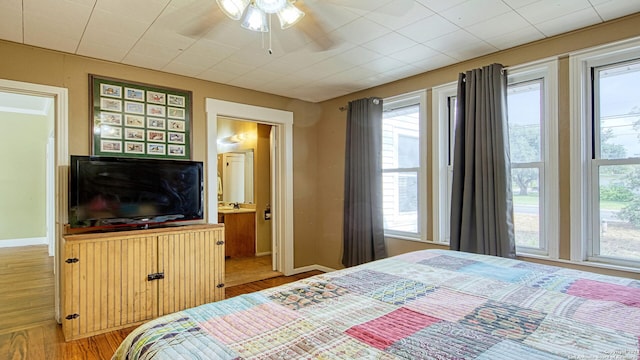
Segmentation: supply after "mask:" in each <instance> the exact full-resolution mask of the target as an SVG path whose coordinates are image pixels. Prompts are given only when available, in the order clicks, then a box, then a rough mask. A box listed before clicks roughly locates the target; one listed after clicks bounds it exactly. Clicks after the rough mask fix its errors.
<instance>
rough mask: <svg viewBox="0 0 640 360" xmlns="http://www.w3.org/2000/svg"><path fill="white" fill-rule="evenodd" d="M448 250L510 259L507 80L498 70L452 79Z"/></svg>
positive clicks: (477, 71) (512, 251) (486, 69)
mask: <svg viewBox="0 0 640 360" xmlns="http://www.w3.org/2000/svg"><path fill="white" fill-rule="evenodd" d="M457 104H458V105H457V108H456V111H457V115H456V129H455V147H454V155H453V187H452V193H451V249H452V250H459V251H466V252H473V253H478V254H487V255H497V256H502V257H515V255H516V251H515V240H514V232H513V198H512V194H511V164H510V159H509V131H508V127H507V76H506V74H505V73H504V71H503V67H502V65H499V64H493V65H489V66H485V67H483V68H482V69H475V70H472V71H467V72H466V74H460V76H459V79H458V101H457Z"/></svg>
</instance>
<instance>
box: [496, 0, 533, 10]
mask: <svg viewBox="0 0 640 360" xmlns="http://www.w3.org/2000/svg"><path fill="white" fill-rule="evenodd" d="M502 1H503V2H504V3H505V4H507V5H508V6H510V7H511V8H513V9H520V8H521V7H524V6H527V5H530V4H533V3H535V2H538V1H540V0H502Z"/></svg>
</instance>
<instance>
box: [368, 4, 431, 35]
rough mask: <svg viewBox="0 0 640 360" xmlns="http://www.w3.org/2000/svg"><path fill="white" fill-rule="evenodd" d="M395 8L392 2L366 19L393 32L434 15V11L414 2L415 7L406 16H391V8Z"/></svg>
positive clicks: (371, 13)
mask: <svg viewBox="0 0 640 360" xmlns="http://www.w3.org/2000/svg"><path fill="white" fill-rule="evenodd" d="M393 6H394V3H393V2H391V3H389V4H387V5H385V6H383V7H381V8H379V9H378V10H377V11H372V12H370V13H369V14H367V15H366V18H367V19H369V20H372V21H375V22H377V23H378V24H380V25H383V26H384V27H387V28H389V29H391V30H396V29H399V28H401V27H405V26H407V25H408V24H412V23H414V22H416V21H418V20H420V19H424V18H425V17H428V16H431V15H433V14H434V12H433V11H431V10H429V9H427V8H426V7H425V6H423V5H422V4H419V3H417V2H414V4H413V6H412V7H411V8H410V9H409V11H408V12H406V13H405V14H402V15H390V14H389V13H390V12H392V10H391V8H392V7H393Z"/></svg>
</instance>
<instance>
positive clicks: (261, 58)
mask: <svg viewBox="0 0 640 360" xmlns="http://www.w3.org/2000/svg"><path fill="white" fill-rule="evenodd" d="M247 50H248V51H247ZM269 56H270V55H269V54H268V53H267V52H266V51H264V52H263V51H256V50H255V49H242V50H239V51H237V52H236V53H234V54H232V55H231V56H229V57H227V58H226V60H228V61H231V62H234V63H237V64H244V65H247V66H251V67H253V68H257V67H262V66H264V65H266V64H268V63H270V62H271V61H272V59H271V58H270V57H269Z"/></svg>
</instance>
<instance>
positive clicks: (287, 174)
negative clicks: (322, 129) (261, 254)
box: [206, 99, 294, 275]
mask: <svg viewBox="0 0 640 360" xmlns="http://www.w3.org/2000/svg"><path fill="white" fill-rule="evenodd" d="M206 111H207V138H208V139H210V140H209V141H208V145H207V159H208V163H207V179H208V189H217V179H218V176H217V170H218V150H217V143H216V140H215V139H218V133H217V129H218V126H217V123H218V117H227V118H233V119H243V120H246V121H249V122H254V123H261V124H269V125H271V126H272V130H273V133H274V134H275V135H274V137H275V139H276V141H274V142H273V147H274V149H273V151H272V154H273V155H272V156H273V157H274V161H272V163H276V164H277V168H276V169H275V171H274V175H273V182H272V183H273V184H272V185H273V186H272V189H274V190H273V191H272V194H274V197H273V199H272V202H271V203H270V216H271V220H270V221H271V224H272V229H273V235H272V238H273V245H272V256H273V257H274V259H275V266H274V267H275V269H276V270H277V271H279V272H281V273H284V275H291V274H293V271H294V269H293V171H292V162H293V154H292V149H293V147H292V139H293V113H292V112H289V111H283V110H276V109H270V108H264V107H259V106H252V105H246V104H240V103H233V102H228V101H222V100H216V99H206ZM207 194H208V195H207V196H208V198H207V200H208V201H207V203H208V216H207V219H208V221H209V223H218V207H217V206H216V205H217V203H218V194H217V191H215V190H214V191H211V190H209V191H208V192H207Z"/></svg>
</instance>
